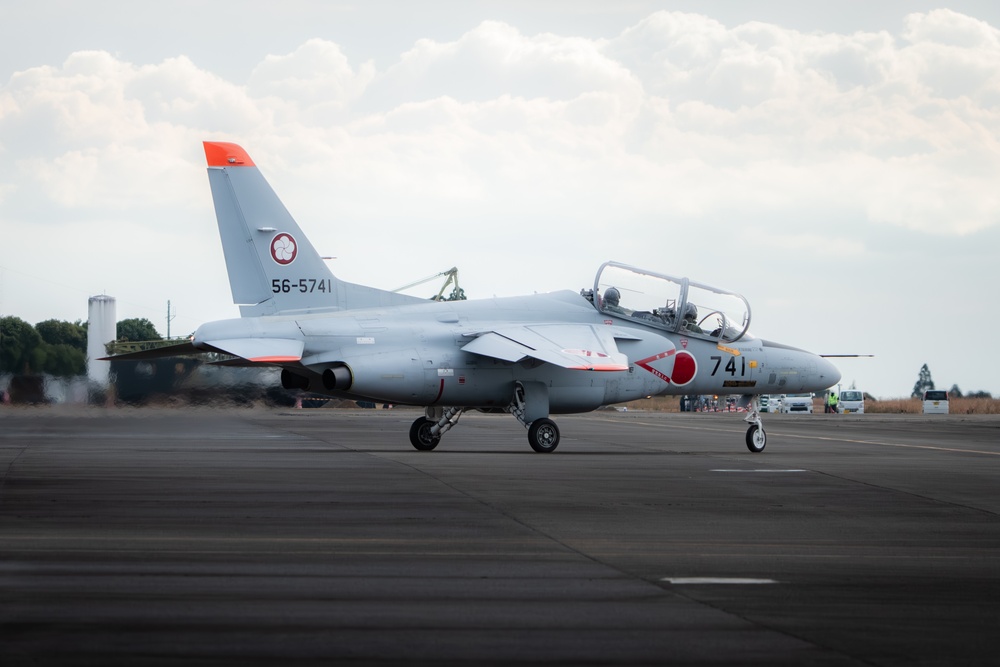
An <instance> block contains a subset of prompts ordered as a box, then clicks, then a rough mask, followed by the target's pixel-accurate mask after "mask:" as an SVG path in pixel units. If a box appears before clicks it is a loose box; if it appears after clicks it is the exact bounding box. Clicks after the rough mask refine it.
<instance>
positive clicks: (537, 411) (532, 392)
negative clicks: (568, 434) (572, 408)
mask: <svg viewBox="0 0 1000 667" xmlns="http://www.w3.org/2000/svg"><path fill="white" fill-rule="evenodd" d="M507 412H509V413H510V414H512V415H514V417H515V418H516V419H517V421H519V422H521V424H522V425H523V426H524V427H525V428H527V429H528V444H529V445H531V448H532V449H533V450H535V451H536V452H538V453H539V454H551V453H552V452H554V451H556V447H558V446H559V427H558V426H556V423H555V422H554V421H552V420H551V419H549V418H548V414H549V393H548V389H547V388H546V387H545V385H544V384H542V383H540V382H518V383H517V385H516V386H515V387H514V398H513V399H512V400H511V402H510V405H508V406H507Z"/></svg>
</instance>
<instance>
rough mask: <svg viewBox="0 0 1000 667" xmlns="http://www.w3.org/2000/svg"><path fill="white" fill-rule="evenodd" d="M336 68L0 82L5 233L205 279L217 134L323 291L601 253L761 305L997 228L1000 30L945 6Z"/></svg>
mask: <svg viewBox="0 0 1000 667" xmlns="http://www.w3.org/2000/svg"><path fill="white" fill-rule="evenodd" d="M347 54H348V50H347V49H345V48H343V47H342V46H341V45H339V44H337V43H335V42H334V41H331V40H329V39H320V38H316V37H315V36H314V35H308V36H305V37H303V39H302V40H301V41H300V42H298V44H297V46H292V47H289V48H288V49H287V51H286V52H284V53H272V54H267V53H261V54H260V55H259V60H258V61H257V63H256V65H255V66H253V67H252V70H251V71H250V74H249V76H248V78H247V80H246V81H234V80H229V79H226V78H224V77H222V76H219V75H217V74H215V73H213V72H212V71H209V70H207V69H206V68H204V67H201V66H199V65H198V64H197V63H196V62H195V61H194V60H192V58H191V57H189V56H186V55H184V54H183V53H177V54H175V55H173V56H171V57H168V58H166V59H163V60H160V61H159V62H136V61H134V59H133V61H130V60H128V59H126V58H124V57H122V56H118V55H115V54H113V53H110V52H106V51H80V52H76V53H72V54H69V55H68V57H64V58H63V59H62V64H61V65H57V66H39V67H32V68H27V69H23V70H22V71H18V72H12V73H10V76H9V79H7V82H6V83H5V84H3V86H2V87H0V156H2V158H3V159H2V160H0V218H2V219H3V220H4V224H5V225H7V224H13V225H16V226H17V227H18V229H22V228H24V229H28V230H34V231H35V232H36V233H38V234H43V233H49V232H51V231H52V230H59V229H64V228H65V226H66V225H69V224H75V223H77V222H78V223H80V224H82V223H83V222H86V221H88V220H95V221H98V220H99V221H100V223H101V225H102V229H103V230H114V233H117V234H123V235H127V237H128V238H129V239H131V240H132V242H133V244H134V247H137V248H142V247H147V248H154V247H155V248H156V249H157V251H158V252H162V253H164V255H165V258H166V259H169V258H171V257H174V256H185V255H184V248H187V247H190V246H191V243H192V240H193V239H207V238H209V237H211V240H212V243H211V244H209V245H208V246H205V247H204V248H203V249H202V251H201V252H202V255H200V256H199V263H202V264H210V263H213V262H214V263H218V262H221V254H219V253H218V252H217V251H218V248H217V245H216V244H217V241H216V240H215V238H214V229H213V228H212V227H211V215H212V208H211V203H210V198H209V194H208V188H207V186H206V184H205V182H204V159H203V155H202V153H201V146H200V143H199V142H200V141H202V140H204V139H217V140H229V141H236V142H238V143H241V144H243V145H244V146H245V147H246V148H247V149H248V150H249V151H250V153H251V155H252V156H253V157H254V159H255V161H256V162H257V164H258V165H260V167H261V168H262V170H263V171H264V173H265V175H266V176H267V177H268V178H269V180H270V181H271V182H272V185H273V186H274V187H275V189H276V191H277V192H279V194H280V195H281V196H282V198H283V199H284V200H285V203H286V204H287V205H288V207H289V209H290V210H291V211H292V213H293V214H294V215H295V216H296V217H297V218H299V219H300V221H301V222H302V224H303V227H305V228H306V229H307V230H309V233H310V236H311V237H313V240H314V242H315V244H316V245H317V247H319V248H320V249H321V252H323V253H324V254H332V255H337V256H338V257H340V258H341V259H339V260H338V262H337V264H336V265H335V268H336V270H337V271H338V272H340V273H342V274H343V275H345V277H349V278H350V279H353V280H357V281H359V282H372V283H375V284H379V285H381V286H384V287H393V286H396V285H400V284H405V283H407V282H411V281H412V280H413V279H415V278H417V277H420V276H421V275H426V274H428V273H431V272H433V271H434V270H440V269H443V268H447V267H448V266H451V265H453V264H459V265H460V266H461V268H462V270H463V282H464V283H465V286H466V289H467V291H468V292H469V293H470V294H473V295H480V296H483V295H488V294H492V293H503V294H513V293H523V292H526V291H531V290H534V289H546V290H547V289H555V288H560V287H566V286H570V287H572V286H574V285H576V283H578V282H579V283H580V284H579V285H577V286H583V284H585V283H586V282H587V281H588V280H589V279H590V276H589V275H585V276H583V277H582V279H577V278H573V279H570V280H569V283H568V285H567V278H566V276H565V275H564V274H563V271H565V270H566V266H565V261H572V262H573V263H574V265H577V264H578V265H580V266H583V267H585V268H584V270H585V272H589V271H590V270H591V267H592V266H593V265H596V264H597V263H599V262H600V261H603V260H605V259H609V258H612V257H613V258H615V259H621V260H624V261H630V262H633V263H636V264H649V265H650V266H653V267H656V268H659V269H660V270H664V271H666V272H668V273H672V274H689V275H691V277H692V278H694V279H698V280H703V281H708V282H713V281H718V282H719V284H720V285H722V286H723V287H727V286H733V285H735V286H739V285H742V284H744V283H745V282H748V284H749V286H750V287H751V289H750V290H746V291H748V292H751V291H752V289H753V287H754V284H755V283H754V281H755V280H760V281H761V283H759V284H757V286H756V289H757V290H758V291H759V292H760V293H765V294H766V293H769V290H770V289H771V288H772V287H773V285H774V284H775V283H776V281H777V277H778V276H779V274H777V273H770V272H779V271H781V270H787V268H786V267H788V266H790V265H791V266H794V268H795V270H798V271H802V270H817V271H820V270H822V271H826V269H820V268H819V267H820V266H829V264H824V262H826V263H830V262H833V263H836V262H849V263H851V264H852V265H854V266H863V265H865V264H866V263H869V264H870V265H871V266H875V264H876V263H881V264H880V266H879V267H878V270H880V271H883V272H884V271H891V270H893V269H894V268H898V266H897V264H894V263H898V262H899V261H900V260H899V259H898V258H894V257H892V256H891V253H890V252H889V251H887V250H885V249H886V248H898V247H900V246H903V245H913V247H918V246H917V245H915V244H923V243H926V240H927V237H931V238H937V239H947V240H949V241H950V242H952V243H953V245H951V246H949V247H950V248H951V249H952V251H953V252H955V253H959V255H956V256H961V255H960V251H961V249H962V248H966V247H968V248H969V249H968V250H967V252H972V251H973V250H975V249H974V248H972V246H975V245H976V244H975V241H974V239H977V238H983V237H984V236H985V235H987V234H995V233H996V230H997V228H998V227H1000V195H998V194H996V191H997V188H996V183H995V181H996V174H997V173H1000V139H998V137H1000V32H998V31H997V29H996V28H995V27H993V26H991V25H989V24H987V23H984V22H982V21H979V20H976V19H973V18H970V17H968V16H964V15H962V14H958V13H956V12H953V11H948V10H938V11H933V12H928V13H924V14H912V15H910V16H907V17H905V18H904V17H902V16H901V17H900V19H899V24H898V27H897V29H896V30H894V31H891V32H890V31H881V32H855V33H850V34H842V33H836V32H829V31H827V32H820V31H815V32H809V33H805V32H799V31H796V30H791V29H787V28H783V27H780V26H777V25H772V24H767V23H762V22H751V23H744V24H742V25H735V26H732V27H727V25H725V24H723V23H722V22H720V21H717V20H715V19H713V18H709V17H706V16H702V15H698V14H690V13H680V12H667V11H663V12H656V13H654V14H651V15H650V16H648V17H646V18H645V19H644V20H642V21H639V22H637V23H636V24H635V25H633V26H632V27H630V28H628V29H626V30H624V31H622V32H621V33H620V34H618V35H605V36H604V37H603V38H593V39H592V38H583V37H575V36H566V35H561V34H554V33H540V34H525V32H523V31H522V30H521V29H519V27H518V26H517V25H515V24H514V23H512V22H508V23H504V22H499V21H493V20H486V21H482V22H481V23H479V24H478V25H475V26H473V27H472V28H471V29H468V30H467V31H466V32H464V33H462V34H456V35H455V36H454V38H453V39H445V40H441V39H421V40H419V41H417V42H416V43H414V44H413V45H412V48H410V49H409V50H406V51H404V52H402V53H399V55H398V57H397V58H396V59H395V60H394V61H392V62H390V63H389V64H388V65H382V66H381V67H377V66H376V65H375V64H374V62H361V63H358V62H351V60H350V58H349V57H348V55H347ZM52 62H59V60H53V61H52ZM206 220H207V221H208V222H207V223H206ZM73 238H74V239H85V238H86V235H85V234H84V233H83V232H82V231H81V228H80V227H79V226H74V227H73ZM387 239H390V240H391V242H387V241H386V240H387ZM963 239H968V241H963ZM79 243H85V241H82V240H81V241H79ZM963 243H965V245H963ZM73 245H74V244H59V245H56V246H53V247H57V248H59V249H60V251H66V252H69V251H70V250H69V248H70V247H71V246H73ZM77 245H79V244H77ZM199 247H201V246H199ZM919 247H921V248H923V247H925V246H922V245H921V246H919ZM82 252H83V251H82ZM213 252H214V253H215V254H214V255H213ZM923 252H924V253H925V254H924V255H923V257H929V256H933V254H934V250H933V249H930V250H924V251H923ZM373 255H374V256H375V257H376V258H377V259H378V260H379V261H377V262H373V261H372V257H373ZM557 259H558V260H560V261H558V262H557V261H555V260H557ZM775 259H776V260H777V261H770V260H775ZM7 261H8V260H4V262H5V263H6V262H7ZM11 261H15V260H11ZM16 261H20V260H16ZM955 261H956V262H959V260H958V259H956V260H955ZM64 263H65V262H64ZM439 264H440V266H439ZM168 265H169V262H166V261H165V263H164V264H162V265H160V264H157V265H156V269H157V271H160V272H163V271H169V270H170V269H169V266H168ZM74 266H77V265H75V264H74ZM555 266H559V267H560V268H559V269H558V271H556V272H553V271H552V270H550V268H549V267H555ZM957 266H962V264H961V263H960V262H959V263H958V264H957ZM19 267H20V265H18V266H13V267H12V268H15V269H18V270H21V269H23V270H25V271H26V272H29V273H30V270H31V269H30V266H29V265H25V266H24V267H21V268H20V269H19ZM189 269H191V265H190V264H188V265H185V267H184V270H185V277H184V280H185V281H187V280H189V279H190V281H191V282H190V284H191V285H192V286H194V287H192V289H194V290H195V291H196V290H197V287H196V285H197V284H198V277H197V275H192V276H190V277H189V276H188V275H187V271H188V270H189ZM78 270H79V269H78ZM201 270H202V269H199V271H201ZM213 270H215V271H216V272H218V271H220V270H221V269H219V268H218V267H215V268H214V269H213ZM872 270H873V271H874V270H875V269H872ZM84 273H85V271H84ZM758 274H759V275H758ZM498 275H499V276H503V279H502V280H500V281H497V280H496V279H495V277H496V276H498ZM873 275H877V274H873ZM213 280H214V278H213ZM182 282H183V281H182ZM202 282H204V281H202ZM174 284H182V283H181V282H175V283H174ZM184 284H186V283H184ZM98 287H99V288H101V289H103V288H105V287H107V288H108V289H109V291H113V289H112V287H113V286H109V285H107V284H102V285H100V286H98ZM137 287H138V286H137ZM225 287H226V285H225V281H224V278H223V280H222V286H221V289H220V291H222V292H224V291H225ZM145 289H146V292H147V293H149V294H150V298H151V299H154V300H156V301H160V300H165V299H166V298H169V296H168V293H167V292H165V291H164V290H165V289H166V288H163V287H161V286H159V285H154V286H146V287H145ZM740 289H743V288H742V287H740ZM809 293H810V290H809V288H808V287H807V288H803V291H802V292H801V293H796V294H795V295H794V297H795V298H806V297H808V295H809ZM855 296H856V297H858V295H855ZM161 297H162V298H161ZM7 298H9V294H8V297H7ZM859 298H863V295H860V297H859ZM818 308H819V310H818V311H817V312H819V313H820V314H819V315H818V317H822V316H824V315H823V314H822V310H821V308H822V307H821V306H819V307H818ZM192 310H193V309H192V308H191V307H190V306H189V307H187V309H186V312H188V313H190V312H191V311H192ZM210 310H213V311H214V315H213V313H212V312H209V313H207V314H206V317H204V318H202V319H212V317H213V316H215V317H217V316H218V312H217V311H218V310H219V308H218V304H214V305H213V307H212V309H210ZM797 315H800V316H805V315H806V313H805V312H800V313H797ZM781 317H782V315H781V314H780V313H777V314H776V317H775V319H774V320H773V321H775V322H781V321H782V320H781ZM67 319H75V318H73V317H67Z"/></svg>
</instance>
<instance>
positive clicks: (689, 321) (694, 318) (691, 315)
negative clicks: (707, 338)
mask: <svg viewBox="0 0 1000 667" xmlns="http://www.w3.org/2000/svg"><path fill="white" fill-rule="evenodd" d="M684 328H685V329H687V330H688V331H690V332H691V333H705V332H704V331H702V329H701V327H700V326H698V306H696V305H694V304H693V303H689V304H686V305H685V306H684Z"/></svg>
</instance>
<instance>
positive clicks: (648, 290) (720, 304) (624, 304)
mask: <svg viewBox="0 0 1000 667" xmlns="http://www.w3.org/2000/svg"><path fill="white" fill-rule="evenodd" d="M588 296H590V297H591V298H592V300H593V302H594V305H595V307H596V308H597V309H598V310H599V311H601V312H602V313H607V314H609V315H614V316H616V317H623V318H626V319H632V320H636V321H638V322H641V323H643V324H646V325H649V326H653V327H657V328H661V329H666V330H667V331H672V332H676V333H681V334H684V335H691V336H695V337H698V338H711V339H715V340H719V341H728V342H733V341H737V340H740V339H741V338H750V337H751V336H750V335H749V334H748V330H749V328H750V304H749V303H748V302H747V300H746V299H745V298H743V297H742V296H740V295H739V294H736V293H734V292H727V291H725V290H721V289H718V288H715V287H711V286H709V285H703V284H701V283H696V282H694V281H691V280H688V279H687V278H674V277H671V276H666V275H663V274H659V273H653V272H651V271H644V270H641V269H637V268H635V267H632V266H628V265H626V264H619V263H618V262H606V263H605V264H604V265H602V266H601V268H600V269H599V270H598V272H597V278H596V279H595V281H594V291H593V292H592V293H591V294H590V295H588Z"/></svg>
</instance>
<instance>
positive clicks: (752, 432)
mask: <svg viewBox="0 0 1000 667" xmlns="http://www.w3.org/2000/svg"><path fill="white" fill-rule="evenodd" d="M743 421H745V422H748V423H749V424H750V428H748V429H747V449H749V450H750V451H751V452H753V453H754V454H760V453H761V452H762V451H764V447H765V445H767V434H765V433H764V423H763V422H762V421H761V420H760V396H751V397H750V405H749V407H748V409H747V416H746V417H745V418H744V419H743Z"/></svg>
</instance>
